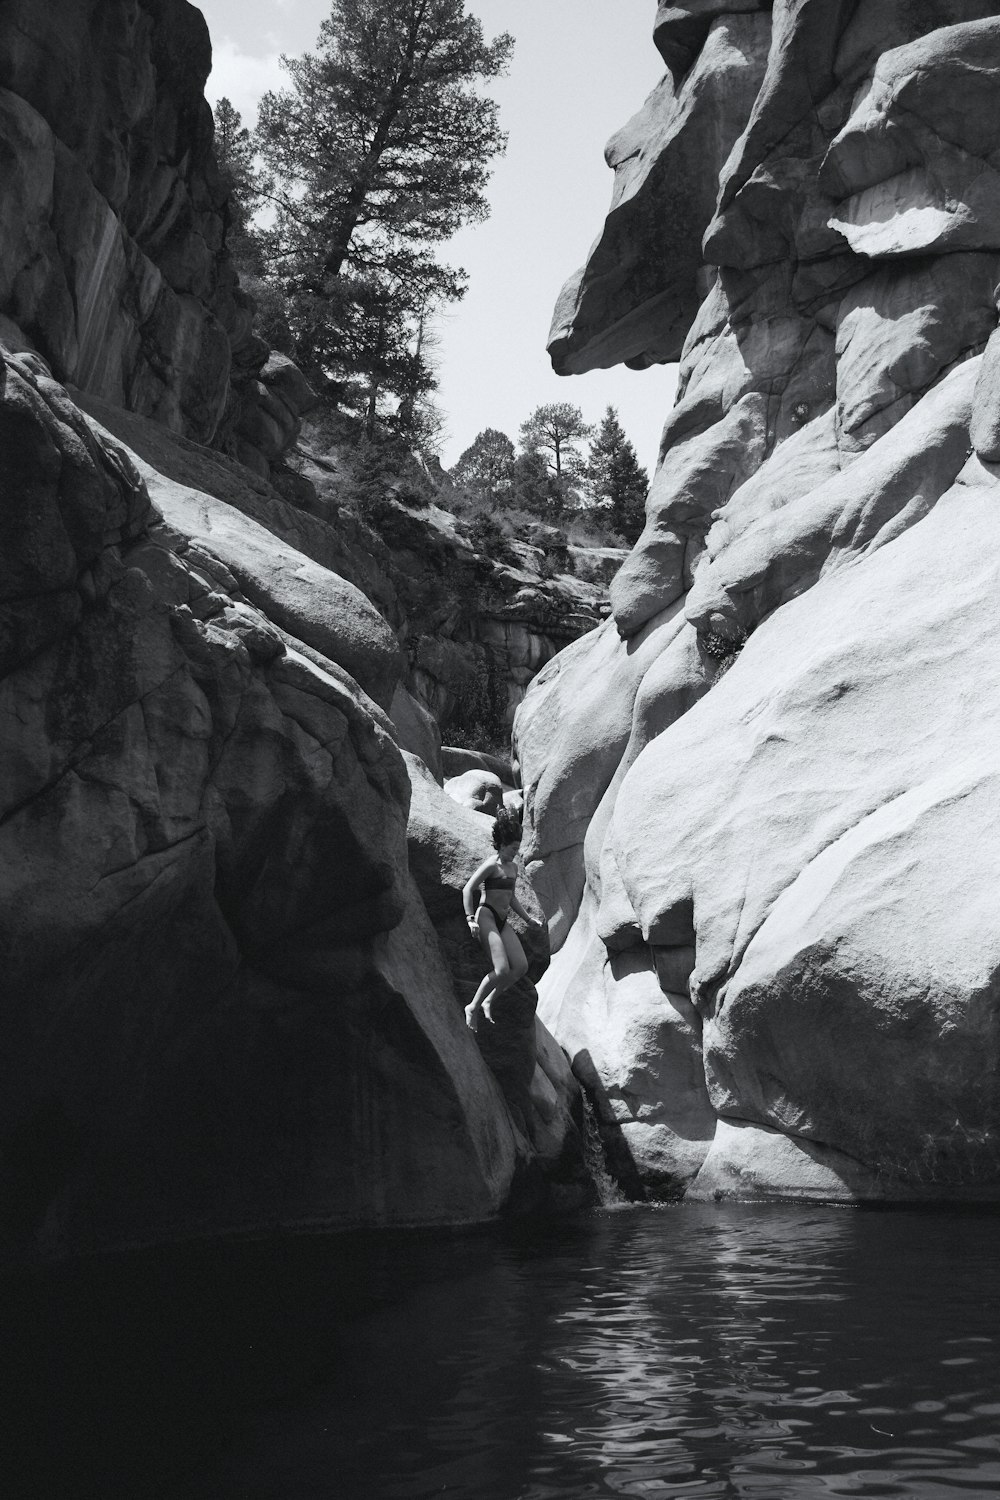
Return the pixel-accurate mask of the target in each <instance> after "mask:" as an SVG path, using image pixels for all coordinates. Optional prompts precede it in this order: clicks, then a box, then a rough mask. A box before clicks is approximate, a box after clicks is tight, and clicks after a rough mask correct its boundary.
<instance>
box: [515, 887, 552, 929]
mask: <svg viewBox="0 0 1000 1500" xmlns="http://www.w3.org/2000/svg"><path fill="white" fill-rule="evenodd" d="M510 905H511V910H512V911H516V912H517V914H518V916H519V917H523V919H524V920H525V922H527V924H528V926H529V927H533V928H534V929H535V931H536V932H541V930H542V928H543V927H544V926H545V922H544V921H541V922H539V921H538V920H537V919H536V918H535V917H533V916H532V915H531V913H530V911H525V909H524V907H523V906H522V905H521V903H520V901H518V899H517V897H516V896H511V898H510Z"/></svg>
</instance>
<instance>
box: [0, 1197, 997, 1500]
mask: <svg viewBox="0 0 1000 1500" xmlns="http://www.w3.org/2000/svg"><path fill="white" fill-rule="evenodd" d="M998 1252H1000V1217H998V1216H996V1215H993V1214H986V1213H983V1214H976V1213H972V1212H968V1211H966V1212H960V1211H957V1210H951V1211H947V1210H940V1211H938V1210H920V1211H896V1212H889V1211H873V1210H857V1209H843V1208H839V1209H836V1208H807V1207H773V1206H767V1207H764V1206H759V1207H751V1206H740V1205H732V1206H726V1205H712V1206H704V1207H702V1206H694V1205H678V1206H675V1207H671V1208H664V1209H661V1210H657V1211H653V1210H650V1209H644V1208H625V1209H619V1210H616V1211H601V1212H597V1213H594V1214H593V1215H590V1216H588V1217H586V1218H582V1219H580V1220H579V1221H576V1222H573V1223H568V1224H564V1225H560V1226H551V1225H550V1226H547V1227H542V1228H540V1227H539V1226H537V1225H535V1226H533V1227H532V1228H531V1229H527V1228H524V1227H522V1228H520V1229H517V1230H509V1229H508V1230H505V1231H496V1232H492V1233H489V1234H486V1233H481V1234H470V1235H443V1236H397V1237H392V1238H390V1239H386V1240H366V1239H358V1240H353V1241H350V1242H340V1243H338V1244H332V1243H331V1242H329V1241H316V1240H312V1241H305V1240H303V1241H298V1242H295V1243H293V1245H291V1246H287V1245H286V1246H283V1247H272V1248H268V1247H242V1248H240V1247H234V1248H230V1249H229V1250H227V1251H225V1252H215V1253H213V1255H206V1253H205V1252H198V1253H197V1254H192V1253H191V1252H178V1253H177V1254H176V1255H175V1256H174V1257H173V1258H172V1259H171V1257H165V1258H164V1257H163V1256H162V1255H161V1256H160V1257H159V1258H152V1259H150V1258H149V1257H146V1258H143V1257H138V1258H136V1259H135V1260H134V1261H133V1262H132V1264H131V1266H130V1267H129V1268H126V1270H125V1271H124V1272H123V1270H122V1268H121V1267H120V1266H119V1267H117V1268H116V1269H115V1271H114V1274H111V1273H110V1272H101V1273H99V1274H98V1273H93V1274H90V1275H89V1280H86V1285H84V1286H81V1283H80V1279H79V1277H78V1276H77V1277H75V1278H71V1280H70V1281H69V1282H67V1283H66V1284H64V1285H63V1286H62V1287H61V1288H57V1289H56V1291H55V1292H54V1291H53V1288H52V1286H51V1285H46V1286H45V1287H44V1288H43V1287H41V1286H35V1287H34V1289H33V1291H32V1293H31V1295H30V1296H29V1295H28V1294H26V1293H25V1292H24V1289H23V1288H22V1289H21V1295H20V1298H19V1301H18V1303H17V1305H18V1306H19V1307H20V1308H21V1316H22V1317H23V1318H24V1319H25V1320H26V1321H27V1320H28V1319H29V1318H30V1320H31V1323H32V1326H33V1327H38V1326H39V1325H38V1319H39V1315H40V1307H41V1305H42V1301H43V1300H44V1301H45V1304H46V1307H47V1314H46V1315H47V1317H48V1319H49V1322H50V1325H51V1326H50V1327H49V1328H48V1330H47V1332H48V1334H49V1335H50V1336H52V1335H58V1336H59V1337H61V1339H62V1342H63V1351H62V1357H60V1359H59V1360H54V1361H52V1362H51V1367H46V1368H44V1369H43V1368H41V1367H40V1366H39V1365H38V1364H37V1363H36V1365H35V1366H34V1367H33V1368H32V1369H31V1370H30V1371H27V1372H26V1371H25V1370H22V1375H25V1374H26V1373H27V1374H30V1376H31V1379H30V1381H29V1385H30V1387H31V1389H32V1390H34V1391H35V1392H36V1395H37V1392H38V1391H39V1390H40V1391H41V1392H43V1394H44V1401H43V1403H42V1404H43V1405H44V1406H45V1407H46V1409H47V1410H49V1411H50V1412H51V1411H52V1410H53V1409H56V1408H58V1420H57V1421H56V1423H55V1424H54V1425H55V1426H57V1427H58V1428H59V1430H60V1434H61V1435H60V1437H59V1448H58V1450H55V1449H53V1446H52V1443H51V1441H49V1442H48V1444H47V1446H46V1443H45V1440H44V1437H43V1438H42V1446H41V1447H38V1446H37V1439H36V1438H34V1437H33V1438H32V1439H30V1440H29V1439H28V1438H27V1437H26V1436H25V1434H26V1433H28V1432H29V1431H31V1432H34V1427H33V1426H29V1425H28V1424H27V1423H26V1416H25V1412H24V1410H22V1412H21V1414H20V1418H19V1431H20V1433H21V1449H22V1451H21V1453H20V1457H21V1460H22V1462H23V1461H24V1460H25V1458H26V1457H27V1458H31V1457H32V1456H33V1457H34V1459H35V1461H36V1467H35V1479H36V1481H37V1479H38V1475H39V1474H42V1476H43V1477H42V1481H41V1483H40V1487H38V1486H37V1484H36V1487H35V1488H33V1489H31V1490H27V1489H26V1490H25V1493H26V1494H27V1493H32V1494H38V1495H40V1496H43V1497H46V1500H47V1497H48V1496H49V1495H50V1494H51V1495H53V1496H59V1497H60V1500H63V1497H64V1496H65V1497H67V1500H69V1497H72V1496H75V1495H77V1494H80V1495H84V1494H92V1493H95V1494H100V1495H104V1494H107V1495H109V1496H116V1497H117V1496H118V1495H128V1496H129V1497H138V1496H141V1495H145V1494H149V1495H154V1494H155V1495H157V1496H161V1495H162V1496H164V1497H167V1500H423V1497H431V1496H439V1495H446V1496H455V1497H462V1500H465V1497H468V1500H564V1497H565V1500H584V1497H590V1496H632V1497H636V1500H666V1497H671V1500H673V1497H682V1496H683V1497H696V1500H716V1497H718V1500H735V1497H739V1500H742V1497H758V1500H783V1497H786V1496H787V1497H807V1500H808V1497H819V1496H823V1497H830V1496H837V1495H852V1496H859V1495H869V1496H876V1495H877V1496H882V1495H895V1496H911V1497H920V1500H937V1497H954V1496H956V1495H959V1494H961V1495H965V1496H991V1497H993V1496H996V1495H997V1494H998V1493H1000V1378H998V1377H1000V1357H998V1356H1000V1343H998V1335H1000V1285H998V1275H997V1267H998V1264H1000V1259H998ZM95 1275H96V1277H97V1281H96V1282H95ZM101 1278H103V1280H102V1279H101ZM97 1282H100V1284H99V1285H98V1284H97ZM165 1297H166V1298H167V1300H168V1301H169V1304H170V1310H169V1312H168V1313H167V1314H164V1313H163V1311H162V1303H163V1300H164V1298H165ZM109 1299H110V1301H111V1302H112V1304H114V1305H116V1308H117V1315H116V1320H115V1321H114V1324H113V1326H112V1327H111V1328H109V1326H108V1324H107V1323H106V1322H104V1321H102V1315H101V1313H100V1309H102V1308H103V1309H104V1313H105V1314H106V1311H107V1303H108V1300H109ZM81 1303H84V1304H85V1305H86V1306H87V1307H88V1308H89V1309H90V1313H89V1314H88V1315H87V1316H86V1317H84V1318H83V1320H82V1321H81V1318H80V1314H79V1307H80V1305H81ZM71 1308H75V1309H77V1313H76V1314H75V1317H74V1318H71V1319H70V1322H71V1323H73V1324H74V1326H73V1327H71V1328H69V1329H67V1316H68V1312H69V1310H70V1309H71ZM95 1310H97V1311H95ZM43 1326H44V1319H43ZM98 1329H102V1330H104V1331H103V1333H102V1334H100V1335H98V1334H97V1333H96V1330H98ZM24 1331H25V1330H22V1333H23V1332H24ZM95 1343H96V1346H97V1347H95ZM67 1348H69V1349H70V1355H69V1357H68V1358H67V1357H66V1349H67ZM21 1395H22V1407H24V1404H25V1403H24V1391H23V1390H22V1392H21ZM28 1404H29V1405H30V1402H29V1403H28ZM32 1416H33V1421H35V1422H37V1420H38V1416H39V1414H38V1412H37V1411H35V1412H34V1413H33V1414H32ZM102 1423H103V1424H105V1426H104V1428H103V1429H102ZM67 1434H68V1436H67ZM67 1442H69V1444H70V1448H69V1451H71V1452H72V1453H73V1459H72V1472H73V1474H74V1475H75V1476H76V1482H77V1488H73V1487H72V1486H69V1487H67V1486H66V1484H65V1482H64V1481H63V1480H61V1479H59V1478H58V1477H57V1476H56V1473H55V1470H54V1469H53V1468H52V1467H51V1465H52V1463H53V1462H54V1460H53V1459H52V1453H53V1451H58V1452H60V1453H61V1454H62V1457H61V1459H60V1462H61V1463H63V1464H65V1463H66V1458H65V1454H66V1452H67V1447H66V1445H67ZM33 1443H36V1446H34V1447H33ZM74 1444H75V1449H74ZM43 1452H47V1453H48V1455H49V1460H48V1461H49V1464H50V1468H49V1471H48V1474H47V1477H46V1475H45V1473H44V1462H43V1461H42V1460H41V1454H42V1453H43ZM39 1464H41V1467H39ZM25 1472H27V1470H25ZM46 1483H48V1485H49V1488H46V1487H45V1484H46ZM95 1486H96V1487H95Z"/></svg>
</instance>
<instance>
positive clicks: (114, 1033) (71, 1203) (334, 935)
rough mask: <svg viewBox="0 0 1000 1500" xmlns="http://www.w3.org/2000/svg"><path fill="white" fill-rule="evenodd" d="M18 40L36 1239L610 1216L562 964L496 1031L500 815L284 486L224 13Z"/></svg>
mask: <svg viewBox="0 0 1000 1500" xmlns="http://www.w3.org/2000/svg"><path fill="white" fill-rule="evenodd" d="M0 59H2V64H0V66H2V68H3V70H4V72H3V79H2V82H3V85H4V87H3V90H2V91H0V109H2V110H3V112H4V113H3V121H2V124H0V141H2V143H3V150H4V160H5V162H6V163H7V173H6V178H5V180H7V181H9V183H10V185H11V188H10V192H9V193H8V194H5V198H4V202H3V206H2V208H0V221H2V224H0V293H2V304H0V305H2V308H3V309H4V311H5V313H6V318H5V320H4V322H3V324H2V329H0V527H2V535H3V546H2V548H0V701H2V714H3V724H4V732H3V735H2V736H0V872H2V873H0V886H2V894H0V952H2V955H3V961H4V1006H3V1010H2V1016H0V1259H14V1260H25V1259H32V1258H34V1257H37V1256H38V1255H40V1254H41V1255H53V1254H77V1253H81V1252H93V1251H103V1250H108V1249H112V1248H118V1247H122V1246H124V1245H130V1244H136V1243H140V1242H145V1243H150V1242H154V1243H155V1242H162V1241H166V1240H170V1239H174V1238H178V1237H186V1236H192V1235H198V1236H216V1235H220V1234H224V1233H230V1232H261V1231H269V1230H285V1229H290V1228H303V1227H310V1226H324V1227H330V1228H345V1227H354V1226H359V1225H385V1224H393V1225H401V1224H414V1223H455V1222H468V1221H477V1220H483V1219H488V1218H490V1217H492V1216H495V1215H496V1214H498V1213H500V1212H502V1211H507V1210H511V1209H517V1208H519V1207H520V1208H525V1207H530V1206H534V1205H538V1204H539V1203H542V1202H552V1201H556V1202H563V1201H578V1200H579V1197H580V1195H581V1193H586V1191H587V1184H586V1181H585V1177H584V1174H583V1171H582V1156H581V1149H580V1140H579V1134H578V1129H577V1120H578V1118H579V1112H578V1103H579V1101H578V1096H577V1089H576V1084H575V1082H574V1080H573V1078H572V1075H571V1074H570V1072H569V1069H568V1066H567V1064H566V1061H565V1059H564V1057H563V1056H562V1054H561V1053H560V1051H559V1049H558V1048H556V1047H555V1046H554V1044H553V1043H552V1042H551V1039H550V1038H548V1037H547V1035H546V1034H545V1033H544V1030H542V1029H541V1028H539V1027H538V1026H537V1025H536V1021H535V1016H534V1010H535V991H534V988H533V986H532V984H531V983H530V981H528V980H525V981H524V982H522V985H521V986H520V987H519V989H518V991H516V992H512V993H511V997H510V1002H509V1005H507V1006H505V1008H504V1014H503V1016H502V1018H501V1021H500V1022H498V1025H497V1027H496V1030H495V1032H493V1033H491V1035H490V1037H489V1038H487V1039H484V1042H483V1045H482V1047H480V1045H479V1044H478V1043H477V1041H476V1040H475V1039H474V1038H473V1037H472V1035H471V1034H470V1033H469V1032H468V1030H467V1029H466V1027H465V1024H464V1017H463V1014H462V1004H463V1002H464V999H465V998H467V997H466V993H465V992H466V990H467V989H469V988H470V987H471V984H470V982H471V980H472V978H473V977H474V976H475V975H477V974H478V972H479V964H480V959H479V955H478V952H477V950H476V948H475V946H474V945H472V943H471V940H470V939H469V938H468V936H467V933H466V931H465V928H464V922H463V920H462V916H461V897H460V890H461V885H462V883H463V881H464V879H465V878H467V875H468V873H469V872H470V871H471V870H472V869H473V868H474V867H475V866H476V864H478V863H479V861H480V860H481V859H482V857H483V855H484V854H485V852H486V849H487V847H488V845H489V834H490V820H489V818H488V817H486V816H483V815H482V813H479V812H476V811H470V810H468V809H466V808H463V807H462V806H460V805H459V803H458V802H457V801H456V800H455V799H454V798H452V797H449V796H448V795H447V794H446V793H445V791H444V790H443V789H442V787H441V786H440V785H439V783H438V781H437V780H436V779H435V777H434V775H433V774H432V773H431V772H430V771H429V770H428V769H427V767H426V766H425V765H424V764H423V762H422V761H421V760H420V759H418V758H417V757H416V756H414V755H413V754H411V753H409V751H408V749H407V748H406V746H407V744H408V740H409V736H408V734H407V732H406V730H405V729H404V730H402V731H401V730H400V728H398V727H397V723H395V722H394V721H393V719H392V718H391V717H390V712H389V711H390V710H394V711H396V714H397V720H399V719H400V714H399V704H400V701H401V700H400V693H401V685H402V679H403V674H404V671H405V669H406V657H405V653H404V652H403V650H402V649H401V647H400V644H399V640H398V639H397V635H396V633H395V631H394V630H393V628H392V627H391V625H390V624H389V623H388V622H387V620H386V619H385V618H384V617H383V615H382V614H380V613H379V611H378V609H377V608H376V607H375V606H374V605H373V604H372V603H371V602H370V600H369V599H368V598H367V597H366V596H365V594H364V593H363V592H362V591H361V590H360V589H359V588H357V587H355V585H354V584H353V583H352V582H351V581H350V579H349V578H346V577H344V576H342V575H341V574H340V573H339V572H338V571H337V570H336V567H335V566H334V564H335V562H336V556H335V554H336V553H337V549H338V547H339V545H340V543H339V542H338V541H337V540H336V538H335V535H334V530H333V528H332V527H331V526H330V524H329V523H328V521H326V520H324V519H323V518H322V517H320V516H317V515H315V514H311V513H310V512H309V511H308V510H306V509H304V508H303V506H302V504H301V501H302V498H303V495H302V491H301V488H300V486H299V485H297V484H296V483H295V482H294V481H293V480H291V479H289V478H288V476H285V478H286V479H288V482H287V484H286V485H285V488H286V489H287V491H288V492H289V493H290V494H291V495H292V497H293V499H295V500H297V501H298V502H300V503H298V504H292V503H289V500H288V498H286V496H285V495H283V494H282V493H280V492H279V491H278V490H277V489H275V488H274V487H273V485H272V484H270V483H269V482H268V480H267V478H266V477H265V472H264V471H267V470H273V462H274V461H275V460H277V459H278V458H279V457H280V453H281V451H283V448H284V446H285V445H286V444H287V441H288V439H289V437H290V435H291V434H292V433H293V432H294V429H295V427H296V426H297V422H298V416H297V415H296V413H295V411H294V410H293V408H294V407H295V406H296V404H297V401H298V397H297V396H296V395H295V394H294V392H295V390H296V389H297V381H298V378H299V377H298V375H297V372H295V371H294V369H291V368H290V367H289V369H283V368H278V378H279V383H280V386H281V389H282V391H284V392H285V393H286V394H288V393H289V392H291V393H292V394H291V395H290V396H289V401H290V404H289V405H288V406H287V408H286V413H287V421H284V422H283V425H282V423H278V424H277V425H278V427H280V429H281V430H280V432H277V431H276V432H275V433H273V434H272V436H273V437H274V441H273V443H271V442H270V441H268V442H264V441H263V440H262V442H261V443H260V444H258V443H256V440H252V438H251V436H249V435H248V434H251V431H252V427H253V422H254V421H256V420H257V418H256V417H253V415H252V414H253V413H255V412H256V413H258V414H259V413H262V412H263V413H265V414H266V413H267V412H268V411H269V410H270V407H269V406H268V404H267V403H268V401H269V400H270V395H269V391H271V390H272V386H273V382H272V386H268V380H269V379H270V376H269V375H268V370H269V369H271V373H272V374H274V370H275V368H277V367H275V365H274V362H273V361H271V362H270V364H266V363H262V361H263V359H264V356H265V355H266V352H267V351H264V350H260V349H254V347H253V341H252V340H250V339H249V334H248V325H247V322H246V318H245V312H246V309H245V307H244V306H243V304H242V301H241V298H240V294H239V292H238V289H237V288H236V286H235V283H234V281H233V278H232V273H231V271H230V270H229V269H228V265H227V260H226V256H225V250H224V245H223V240H222V233H223V226H224V213H225V210H224V204H223V203H222V201H221V198H220V197H219V196H218V191H217V182H216V179H215V176H214V167H213V165H212V161H211V153H210V120H209V117H208V114H207V107H206V106H205V104H204V100H203V98H202V95H201V85H202V83H203V80H204V76H205V72H206V71H207V66H208V53H207V39H206V34H205V30H204V25H203V22H202V20H201V17H200V15H199V13H198V12H197V11H195V10H193V8H192V7H191V6H189V5H188V4H186V3H185V0H141V3H138V4H134V3H132V4H125V3H124V0H122V3H118V0H114V3H113V4H111V5H97V4H96V3H92V4H87V5H82V6H79V5H78V6H70V5H54V6H51V7H44V8H42V9H39V8H38V7H36V6H31V5H27V4H23V5H22V4H20V3H15V4H14V5H13V6H12V7H7V8H5V9H4V11H3V14H2V16H0ZM15 86H16V87H15ZM32 194H33V195H34V196H33V197H32V196H31V195H32ZM29 200H30V201H29ZM255 371H257V372H258V374H257V375H255V374H254V372H255ZM258 375H259V379H258ZM265 387H266V388H267V389H265ZM248 423H249V424H250V425H249V426H248ZM209 439H210V440H211V443H212V444H213V445H214V446H211V447H207V446H205V442H206V440H209ZM247 443H250V444H251V447H252V448H253V451H252V452H251V451H250V449H248V448H247V447H246V446H245V444H247ZM234 452H235V453H238V454H239V456H240V457H241V458H244V459H245V458H248V457H249V458H250V459H251V461H252V463H253V468H247V467H246V466H244V465H243V464H242V463H238V462H236V461H235V460H234V459H233V457H232V456H231V455H232V453H234ZM255 455H256V456H255ZM254 470H256V471H258V472H254ZM278 477H279V480H282V476H281V474H280V471H279V475H278ZM282 483H284V480H282ZM402 701H403V702H404V704H405V702H406V701H407V699H406V695H405V694H404V695H403V700H402ZM431 759H432V760H433V755H432V756H431ZM526 899H527V900H530V896H527V895H526ZM533 957H534V961H535V968H534V970H533V973H534V974H535V975H537V974H538V973H539V972H540V969H541V967H542V966H543V965H544V961H545V952H544V950H543V949H538V950H537V951H536V952H535V953H534V954H533Z"/></svg>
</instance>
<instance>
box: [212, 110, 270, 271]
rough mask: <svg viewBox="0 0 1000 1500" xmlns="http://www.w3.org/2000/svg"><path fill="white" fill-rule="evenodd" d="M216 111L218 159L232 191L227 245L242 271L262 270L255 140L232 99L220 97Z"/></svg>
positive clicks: (258, 178) (229, 190)
mask: <svg viewBox="0 0 1000 1500" xmlns="http://www.w3.org/2000/svg"><path fill="white" fill-rule="evenodd" d="M214 115H215V160H216V163H217V165H218V168H219V173H220V175H221V177H222V181H223V183H224V184H225V186H226V189H227V191H228V194H229V198H228V202H227V213H228V219H229V223H228V226H227V230H226V246H227V248H228V250H229V253H230V255H231V256H232V258H233V260H234V262H235V263H236V266H237V269H238V270H239V271H240V272H241V273H244V272H246V271H250V272H252V273H256V274H259V273H260V271H261V270H262V269H263V268H262V265H261V252H260V246H259V243H258V240H257V237H256V235H255V233H254V230H253V216H254V214H255V213H256V212H257V210H258V209H259V207H260V205H261V203H262V201H263V192H262V184H261V180H260V173H259V172H258V170H257V167H256V164H255V162H254V147H253V140H252V138H251V135H250V131H249V130H248V129H247V128H246V126H245V125H244V124H243V119H242V116H241V115H240V112H239V110H237V109H234V107H233V105H232V103H231V102H230V100H229V99H225V98H222V99H220V100H219V102H218V104H217V105H216V107H215V110H214Z"/></svg>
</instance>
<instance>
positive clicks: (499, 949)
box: [465, 907, 507, 1031]
mask: <svg viewBox="0 0 1000 1500" xmlns="http://www.w3.org/2000/svg"><path fill="white" fill-rule="evenodd" d="M479 941H480V942H481V944H482V947H483V951H484V953H485V954H486V957H487V959H488V960H489V963H490V971H489V973H488V974H487V975H486V976H485V978H484V979H483V980H482V981H481V982H480V985H479V988H478V989H477V990H476V993H475V994H474V995H473V997H472V999H471V1000H470V1001H469V1003H468V1005H467V1006H466V1007H465V1024H466V1025H467V1026H468V1027H469V1030H470V1031H475V1030H476V1027H477V1026H478V1024H479V1011H480V1009H482V1011H483V1014H484V1015H485V1016H486V1018H487V1020H491V1019H492V1017H491V1016H490V1014H489V1011H488V1010H487V1009H486V1004H485V1002H486V1000H487V998H488V997H490V996H492V994H493V991H494V990H495V989H496V988H497V986H498V985H499V984H500V983H501V981H502V979H503V977H504V975H505V974H506V972H507V949H506V946H505V944H504V941H503V936H502V935H501V933H499V932H498V931H497V924H496V918H495V917H494V915H493V913H492V912H491V911H490V910H489V909H488V908H486V907H481V908H480V911H479Z"/></svg>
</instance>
